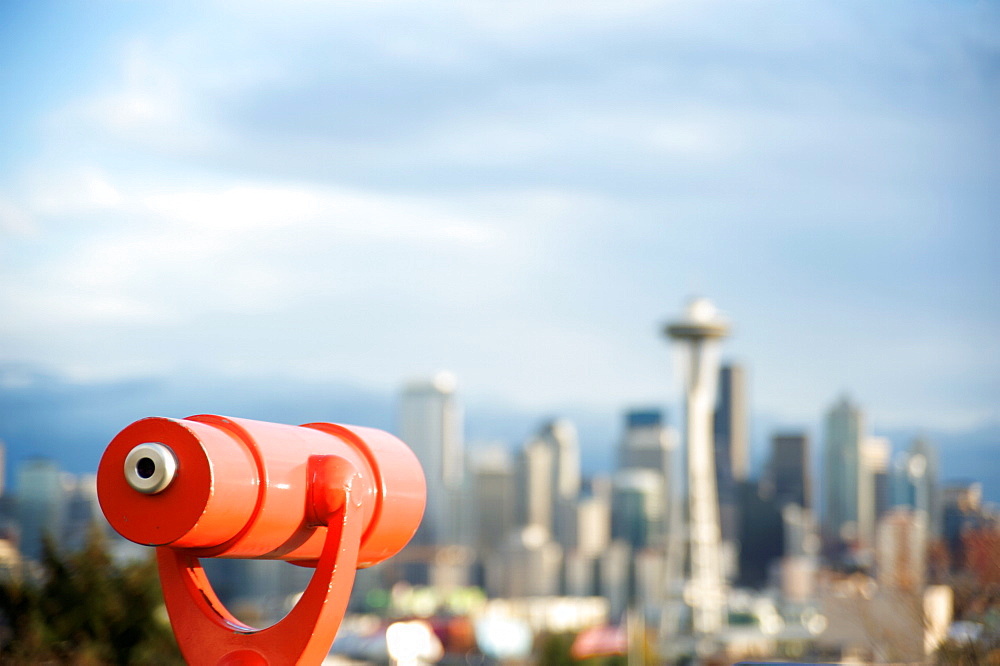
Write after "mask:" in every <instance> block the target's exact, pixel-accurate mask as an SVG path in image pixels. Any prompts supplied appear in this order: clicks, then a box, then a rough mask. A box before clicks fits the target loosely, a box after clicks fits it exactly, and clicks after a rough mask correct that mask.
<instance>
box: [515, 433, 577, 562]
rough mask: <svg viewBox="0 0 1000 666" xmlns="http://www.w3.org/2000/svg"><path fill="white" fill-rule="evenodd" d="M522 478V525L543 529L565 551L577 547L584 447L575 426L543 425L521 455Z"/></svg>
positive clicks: (520, 499) (520, 511)
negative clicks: (576, 520)
mask: <svg viewBox="0 0 1000 666" xmlns="http://www.w3.org/2000/svg"><path fill="white" fill-rule="evenodd" d="M518 476H519V489H520V497H519V502H520V508H519V511H518V517H519V519H520V523H521V524H522V525H538V526H541V527H543V528H545V529H546V530H547V531H548V532H549V534H551V535H552V537H553V538H554V539H555V540H556V541H557V542H558V543H559V544H560V545H561V546H562V547H563V548H567V549H568V548H571V547H573V545H574V540H575V538H576V536H575V531H576V530H575V512H576V501H577V498H578V497H579V495H580V445H579V441H578V439H577V434H576V428H575V427H574V426H573V424H572V423H571V422H570V421H568V420H566V419H556V420H553V421H550V422H548V423H546V424H545V425H543V426H542V428H541V429H540V430H539V431H538V433H537V434H536V435H534V436H533V437H531V438H530V439H529V440H528V442H527V443H526V444H525V446H524V449H523V450H522V452H521V457H520V464H519V473H518Z"/></svg>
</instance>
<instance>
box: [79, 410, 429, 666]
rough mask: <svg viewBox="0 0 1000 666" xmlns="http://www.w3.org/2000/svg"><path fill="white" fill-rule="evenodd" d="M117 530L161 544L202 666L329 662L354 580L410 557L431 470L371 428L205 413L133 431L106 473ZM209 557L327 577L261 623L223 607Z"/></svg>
mask: <svg viewBox="0 0 1000 666" xmlns="http://www.w3.org/2000/svg"><path fill="white" fill-rule="evenodd" d="M97 491H98V497H99V499H100V502H101V508H102V509H103V511H104V515H105V516H106V517H107V519H108V521H109V522H110V523H111V526H112V527H113V528H114V529H115V530H116V531H117V532H118V533H119V534H121V535H122V536H124V537H125V538H127V539H129V540H131V541H134V542H136V543H141V544H145V545H148V546H155V547H156V549H157V551H156V555H157V563H158V566H159V572H160V583H161V585H162V587H163V596H164V600H165V602H166V606H167V611H168V613H169V615H170V621H171V624H172V625H173V628H174V634H175V636H176V637H177V642H178V643H179V645H180V648H181V651H182V652H183V654H184V657H185V659H187V660H188V662H189V663H191V664H209V665H213V666H216V665H218V666H223V665H225V666H236V665H237V664H240V665H246V666H250V665H264V664H270V665H272V666H275V665H278V664H319V663H321V662H322V661H323V659H324V658H325V656H326V654H327V652H328V651H329V649H330V645H331V644H332V643H333V639H334V637H335V636H336V633H337V628H338V627H339V626H340V622H341V620H342V619H343V616H344V612H345V610H346V608H347V600H348V597H349V596H350V593H351V587H352V585H353V583H354V572H355V570H356V569H358V568H363V567H367V566H371V565H373V564H377V563H378V562H381V561H382V560H384V559H386V558H388V557H391V556H392V555H394V554H395V553H397V552H399V550H400V549H402V548H403V546H405V545H406V544H407V542H409V540H410V539H411V538H412V536H413V534H414V532H416V529H417V526H418V525H419V524H420V518H421V517H422V515H423V511H424V503H425V500H426V486H425V482H424V476H423V472H422V470H421V468H420V463H419V462H418V461H417V458H416V456H414V455H413V452H412V451H410V449H409V448H408V447H407V446H406V445H405V444H404V443H403V442H401V441H400V440H399V439H397V438H396V437H394V436H392V435H390V434H388V433H386V432H383V431H381V430H375V429H372V428H363V427H357V426H345V425H336V424H332V423H309V424H306V425H303V426H291V425H282V424H276V423H265V422H263V421H251V420H247V419H235V418H228V417H223V416H214V415H201V416H192V417H189V418H186V419H167V418H147V419H142V420H140V421H136V422H135V423H133V424H131V425H130V426H128V427H126V428H125V429H124V430H122V431H121V432H120V433H119V434H118V435H117V436H116V437H115V438H114V439H113V440H112V441H111V443H110V444H109V445H108V448H107V450H106V451H105V452H104V456H103V457H102V458H101V464H100V467H99V468H98V471H97ZM201 557H228V558H257V559H279V560H286V561H289V562H292V563H294V564H299V565H303V566H309V567H315V569H316V572H315V573H314V574H313V577H312V580H311V581H310V583H309V585H308V587H306V590H305V592H304V593H303V595H302V597H301V599H300V600H299V602H298V603H297V604H296V606H295V608H293V609H292V611H291V612H290V613H289V614H288V615H287V616H286V617H285V618H284V619H283V620H281V621H280V622H278V623H277V624H275V625H273V626H271V627H268V628H266V629H254V628H253V627H250V626H247V625H245V624H243V623H242V622H240V621H239V620H237V619H236V618H235V617H233V616H232V614H230V613H229V612H228V611H227V610H226V609H225V607H224V606H223V605H222V604H221V603H220V602H219V600H218V598H217V597H216V595H215V593H214V592H213V591H212V587H211V585H210V584H209V582H208V579H207V578H206V576H205V574H204V571H203V570H202V568H201V565H200V564H199V561H198V558H201Z"/></svg>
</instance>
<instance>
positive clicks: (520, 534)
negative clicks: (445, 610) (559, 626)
mask: <svg viewBox="0 0 1000 666" xmlns="http://www.w3.org/2000/svg"><path fill="white" fill-rule="evenodd" d="M561 570H562V549H561V548H560V547H559V544H557V543H555V542H554V541H553V540H552V538H551V536H550V535H549V532H548V530H546V529H545V528H543V527H541V526H540V525H528V526H526V527H522V528H520V529H517V530H515V531H514V532H513V533H511V534H510V535H509V536H508V537H507V539H506V540H505V542H504V544H503V545H502V547H501V549H500V551H499V552H497V553H496V555H495V556H494V557H493V558H492V560H491V561H490V562H489V564H488V566H487V575H486V588H487V591H488V592H489V593H490V594H491V595H492V596H500V597H533V596H553V595H557V594H559V588H560V578H561Z"/></svg>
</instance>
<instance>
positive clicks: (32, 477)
mask: <svg viewBox="0 0 1000 666" xmlns="http://www.w3.org/2000/svg"><path fill="white" fill-rule="evenodd" d="M16 487H17V522H18V524H19V526H20V528H21V552H22V553H23V554H24V556H25V557H28V558H30V559H38V558H39V557H40V556H41V554H42V538H43V537H45V536H49V537H51V538H53V539H55V540H56V541H57V543H58V541H59V540H60V539H61V538H62V536H63V528H64V527H65V521H66V492H67V475H66V474H65V473H64V472H62V471H61V470H60V469H59V466H58V465H57V464H56V462H55V461H54V460H49V459H47V458H33V459H30V460H26V461H24V462H22V463H21V464H20V465H19V466H18V469H17V486H16Z"/></svg>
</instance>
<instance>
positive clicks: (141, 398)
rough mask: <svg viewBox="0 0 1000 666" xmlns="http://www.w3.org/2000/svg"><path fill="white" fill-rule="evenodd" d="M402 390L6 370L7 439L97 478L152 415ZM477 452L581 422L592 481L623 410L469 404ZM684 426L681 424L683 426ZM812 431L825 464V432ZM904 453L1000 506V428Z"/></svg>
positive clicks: (762, 435)
mask: <svg viewBox="0 0 1000 666" xmlns="http://www.w3.org/2000/svg"><path fill="white" fill-rule="evenodd" d="M396 399H397V395H396V393H394V392H379V391H375V390H372V389H370V388H365V387H361V386H356V385H351V384H347V383H344V382H334V381H330V382H297V381H291V380H288V379H287V378H275V377H251V378H220V377H212V376H200V375H197V374H194V373H192V374H191V375H189V376H183V377H172V378H149V379H142V380H131V381H117V382H94V383H79V382H71V381H68V380H66V379H65V378H62V377H59V376H57V375H55V374H52V373H48V372H46V371H44V369H40V368H37V367H32V366H24V365H15V364H6V365H0V439H2V440H3V441H4V442H5V444H6V448H7V463H8V464H7V466H6V468H7V469H8V470H10V471H9V472H7V475H8V478H7V482H8V483H11V482H13V474H14V470H16V469H17V465H18V463H19V462H20V461H22V460H24V459H27V458H30V457H33V456H43V457H48V458H54V459H57V460H58V461H59V463H60V465H61V466H62V468H63V469H65V470H67V471H69V472H73V473H93V472H95V471H96V470H97V464H98V462H99V461H100V457H101V454H102V453H103V452H104V448H105V446H107V443H108V442H109V441H111V439H112V438H113V437H114V436H115V434H117V433H118V431H120V430H121V429H122V428H124V427H125V426H126V425H128V424H129V423H132V422H133V421H136V420H138V419H140V418H143V417H146V416H171V417H183V416H189V415H192V414H203V413H214V414H224V415H227V416H241V417H245V418H252V419H259V420H263V421H275V422H279V423H307V422H310V421H323V420H328V421H335V422H341V423H353V424H358V425H367V426H371V427H375V428H381V429H384V430H388V431H390V432H394V431H395V427H396V415H395V409H396ZM463 403H464V406H465V416H466V418H465V425H466V435H467V439H468V441H469V442H470V446H475V445H476V444H477V443H483V442H496V441H500V442H503V443H505V444H507V445H508V446H509V447H511V448H512V449H516V448H518V447H520V445H521V444H522V443H523V442H524V440H525V439H526V438H527V437H528V436H530V435H531V433H533V432H534V431H535V430H537V429H538V428H539V427H540V425H541V424H542V423H543V422H544V421H546V420H548V419H550V418H554V417H567V418H569V419H571V420H573V421H574V423H575V424H576V426H577V429H578V431H579V433H580V445H581V455H582V460H583V470H584V473H585V474H588V475H590V474H596V473H600V472H607V471H610V470H611V468H612V466H613V464H614V460H615V447H616V446H617V444H618V440H619V438H620V437H621V433H622V427H623V426H622V419H623V417H622V414H623V412H624V407H623V408H622V409H621V410H615V409H612V408H608V407H602V408H593V407H587V406H579V405H563V406H558V407H555V408H553V409H551V410H534V409H528V408H524V407H521V406H517V405H513V404H510V403H506V402H504V401H502V400H497V399H491V398H482V397H468V398H467V397H466V396H463ZM673 423H674V425H677V419H676V418H674V419H673ZM780 423H781V421H780V420H779V419H775V418H770V417H767V416H764V415H762V416H756V415H755V416H754V419H753V421H752V424H753V432H752V450H751V454H752V458H753V469H754V470H755V471H759V470H760V469H761V468H762V467H763V464H764V462H765V461H766V457H767V455H768V451H769V447H770V443H769V439H770V436H771V434H772V433H773V432H775V431H777V430H785V429H786V428H783V427H780ZM805 429H806V431H807V432H809V433H810V436H811V438H812V446H813V457H814V461H815V462H816V463H817V465H818V462H819V446H820V445H821V442H820V441H819V440H818V437H817V436H816V434H815V433H816V432H818V428H816V427H808V428H805ZM879 434H881V435H885V436H888V437H889V438H890V439H891V440H892V441H893V444H894V446H895V449H896V450H901V449H903V448H907V447H909V445H910V443H911V442H912V440H913V438H914V437H915V436H917V435H922V436H925V437H927V438H928V439H929V440H930V441H931V442H933V443H934V444H935V445H936V446H937V448H938V450H939V452H940V457H941V468H942V478H943V480H944V481H946V482H947V481H948V480H950V479H971V480H976V481H980V482H982V483H983V489H984V495H985V497H986V499H987V500H989V501H993V502H1000V465H998V464H996V461H997V460H998V458H1000V424H991V425H988V426H983V427H980V428H977V429H974V430H968V431H963V432H943V431H942V432H939V431H921V430H919V429H917V428H914V429H909V430H907V429H900V430H896V431H891V432H881V433H879Z"/></svg>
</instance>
